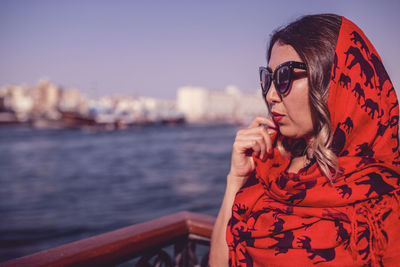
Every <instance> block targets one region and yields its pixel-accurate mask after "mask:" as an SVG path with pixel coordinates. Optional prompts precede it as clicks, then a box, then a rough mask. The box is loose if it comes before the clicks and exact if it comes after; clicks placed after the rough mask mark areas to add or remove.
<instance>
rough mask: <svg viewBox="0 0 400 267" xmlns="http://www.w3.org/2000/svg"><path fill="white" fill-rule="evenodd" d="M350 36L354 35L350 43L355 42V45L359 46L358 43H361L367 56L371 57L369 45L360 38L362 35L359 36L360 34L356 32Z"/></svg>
mask: <svg viewBox="0 0 400 267" xmlns="http://www.w3.org/2000/svg"><path fill="white" fill-rule="evenodd" d="M350 35H353V37H352V38H350V41H353V43H354V44H355V45H357V43H360V44H361V50H364V51H365V53H366V54H367V55H369V49H368V46H367V44H366V43H365V41H364V39H363V38H362V37H361V36H360V34H359V33H358V32H356V31H353V32H352V33H351V34H350Z"/></svg>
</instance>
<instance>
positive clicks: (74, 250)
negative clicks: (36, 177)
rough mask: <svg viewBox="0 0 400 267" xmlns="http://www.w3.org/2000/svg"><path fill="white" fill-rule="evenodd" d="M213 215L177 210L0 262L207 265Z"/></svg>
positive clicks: (167, 265) (18, 264)
mask: <svg viewBox="0 0 400 267" xmlns="http://www.w3.org/2000/svg"><path fill="white" fill-rule="evenodd" d="M215 219H216V218H214V217H212V216H208V215H204V214H199V213H193V212H187V211H184V212H179V213H175V214H171V215H168V216H165V217H161V218H158V219H154V220H151V221H147V222H144V223H140V224H136V225H132V226H128V227H125V228H121V229H118V230H115V231H111V232H108V233H104V234H100V235H97V236H93V237H90V238H86V239H83V240H79V241H75V242H72V243H69V244H66V245H62V246H59V247H55V248H51V249H48V250H44V251H41V252H37V253H34V254H31V255H27V256H24V257H21V258H17V259H13V260H10V261H6V262H3V263H0V266H4V267H11V266H13V267H14V266H18V267H19V266H116V265H119V264H128V266H138V267H145V266H146V267H147V266H165V267H170V266H171V267H172V266H179V267H183V266H201V267H202V266H208V250H209V244H210V238H211V232H212V228H213V225H214V223H215ZM168 252H170V253H168ZM171 254H172V255H171Z"/></svg>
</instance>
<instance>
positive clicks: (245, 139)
mask: <svg viewBox="0 0 400 267" xmlns="http://www.w3.org/2000/svg"><path fill="white" fill-rule="evenodd" d="M264 125H266V126H267V127H268V129H267V128H266V127H265V126H264ZM276 131H277V129H276V125H275V123H274V122H273V120H272V119H270V118H266V117H256V118H255V119H254V120H253V122H252V123H251V124H250V126H249V127H248V128H246V129H242V130H239V131H238V132H237V134H236V139H235V142H234V144H233V150H232V161H231V170H230V172H229V174H228V179H229V180H230V181H229V183H235V184H236V185H237V186H240V187H241V186H242V185H243V184H244V183H245V182H246V180H247V178H248V177H249V176H250V175H251V174H252V173H253V172H254V169H255V166H254V160H253V157H252V155H253V154H254V155H255V156H256V157H257V158H259V159H262V160H264V159H266V157H267V156H268V154H271V153H272V149H273V147H272V140H271V137H270V135H272V134H273V133H275V132H276Z"/></svg>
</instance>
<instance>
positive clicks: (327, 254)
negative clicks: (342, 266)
mask: <svg viewBox="0 0 400 267" xmlns="http://www.w3.org/2000/svg"><path fill="white" fill-rule="evenodd" d="M297 243H298V244H300V245H301V247H302V248H304V249H306V251H307V252H308V253H311V255H309V256H308V258H310V259H311V260H313V259H314V258H315V257H316V256H319V257H321V258H323V259H324V260H320V261H317V262H314V264H318V263H321V262H328V261H331V260H333V259H334V258H335V256H336V253H335V249H334V248H327V249H312V248H311V238H309V237H308V236H303V238H300V237H299V238H298V241H297Z"/></svg>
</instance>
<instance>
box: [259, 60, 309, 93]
mask: <svg viewBox="0 0 400 267" xmlns="http://www.w3.org/2000/svg"><path fill="white" fill-rule="evenodd" d="M293 69H302V70H307V65H306V64H305V63H302V62H296V61H287V62H284V63H282V64H280V65H279V66H278V67H277V68H276V69H275V71H274V72H272V71H271V69H270V68H266V67H260V69H259V70H260V81H261V89H262V93H263V96H264V98H265V96H266V95H267V94H268V91H269V88H270V87H271V84H272V81H274V85H275V89H276V91H277V92H278V93H279V94H281V95H285V94H287V93H288V91H289V88H290V83H291V82H292V79H293Z"/></svg>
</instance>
